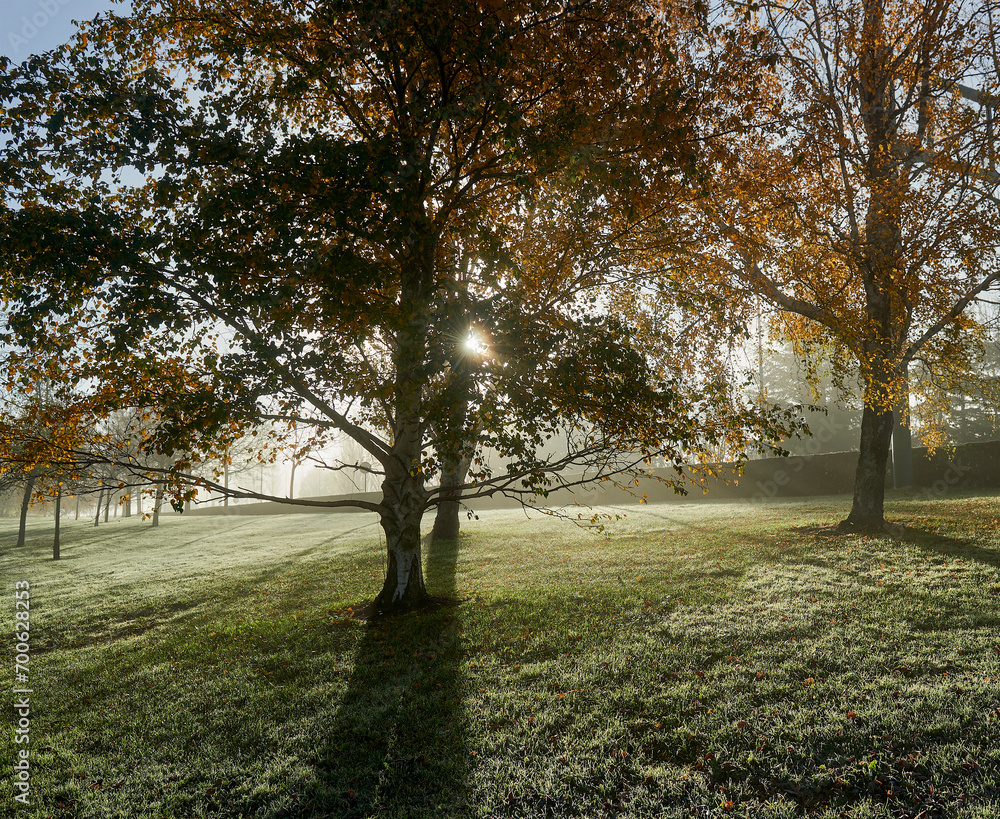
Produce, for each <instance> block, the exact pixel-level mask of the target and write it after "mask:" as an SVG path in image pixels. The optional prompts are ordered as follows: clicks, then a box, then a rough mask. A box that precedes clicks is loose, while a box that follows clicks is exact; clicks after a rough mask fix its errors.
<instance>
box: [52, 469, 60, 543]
mask: <svg viewBox="0 0 1000 819" xmlns="http://www.w3.org/2000/svg"><path fill="white" fill-rule="evenodd" d="M61 515H62V487H61V486H60V487H59V488H58V489H57V490H56V525H55V530H54V532H53V533H52V559H53V560H58V559H59V520H60V517H61Z"/></svg>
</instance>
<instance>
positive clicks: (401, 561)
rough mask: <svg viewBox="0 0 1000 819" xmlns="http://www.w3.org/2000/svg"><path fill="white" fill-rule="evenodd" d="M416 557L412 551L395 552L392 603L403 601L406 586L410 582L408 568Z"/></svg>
mask: <svg viewBox="0 0 1000 819" xmlns="http://www.w3.org/2000/svg"><path fill="white" fill-rule="evenodd" d="M414 557H416V555H415V554H414V553H413V552H412V551H404V550H402V549H400V550H398V551H397V552H396V590H395V591H394V592H393V593H392V602H393V603H395V602H396V601H397V600H402V599H403V594H404V592H405V591H406V586H407V584H408V583H409V582H410V567H411V566H413V559H414Z"/></svg>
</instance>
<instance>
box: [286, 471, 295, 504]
mask: <svg viewBox="0 0 1000 819" xmlns="http://www.w3.org/2000/svg"><path fill="white" fill-rule="evenodd" d="M288 497H289V498H290V499H292V500H294V499H295V461H292V477H291V479H290V480H289V481H288Z"/></svg>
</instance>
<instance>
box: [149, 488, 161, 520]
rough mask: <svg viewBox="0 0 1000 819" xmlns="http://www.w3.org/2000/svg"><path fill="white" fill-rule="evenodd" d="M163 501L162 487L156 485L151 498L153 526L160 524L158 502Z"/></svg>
mask: <svg viewBox="0 0 1000 819" xmlns="http://www.w3.org/2000/svg"><path fill="white" fill-rule="evenodd" d="M161 503H163V487H162V486H161V485H160V484H157V485H156V495H155V496H154V498H153V524H152V525H153V526H159V525H160V504H161Z"/></svg>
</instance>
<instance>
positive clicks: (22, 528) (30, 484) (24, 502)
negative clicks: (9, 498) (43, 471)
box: [17, 475, 38, 546]
mask: <svg viewBox="0 0 1000 819" xmlns="http://www.w3.org/2000/svg"><path fill="white" fill-rule="evenodd" d="M37 480H38V478H37V477H35V476H34V475H29V476H28V479H27V480H26V481H25V483H24V497H23V498H22V499H21V523H20V525H19V526H18V529H17V545H18V546H23V545H24V542H25V539H26V535H27V525H28V507H29V506H31V493H32V492H33V491H34V489H35V481H37Z"/></svg>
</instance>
